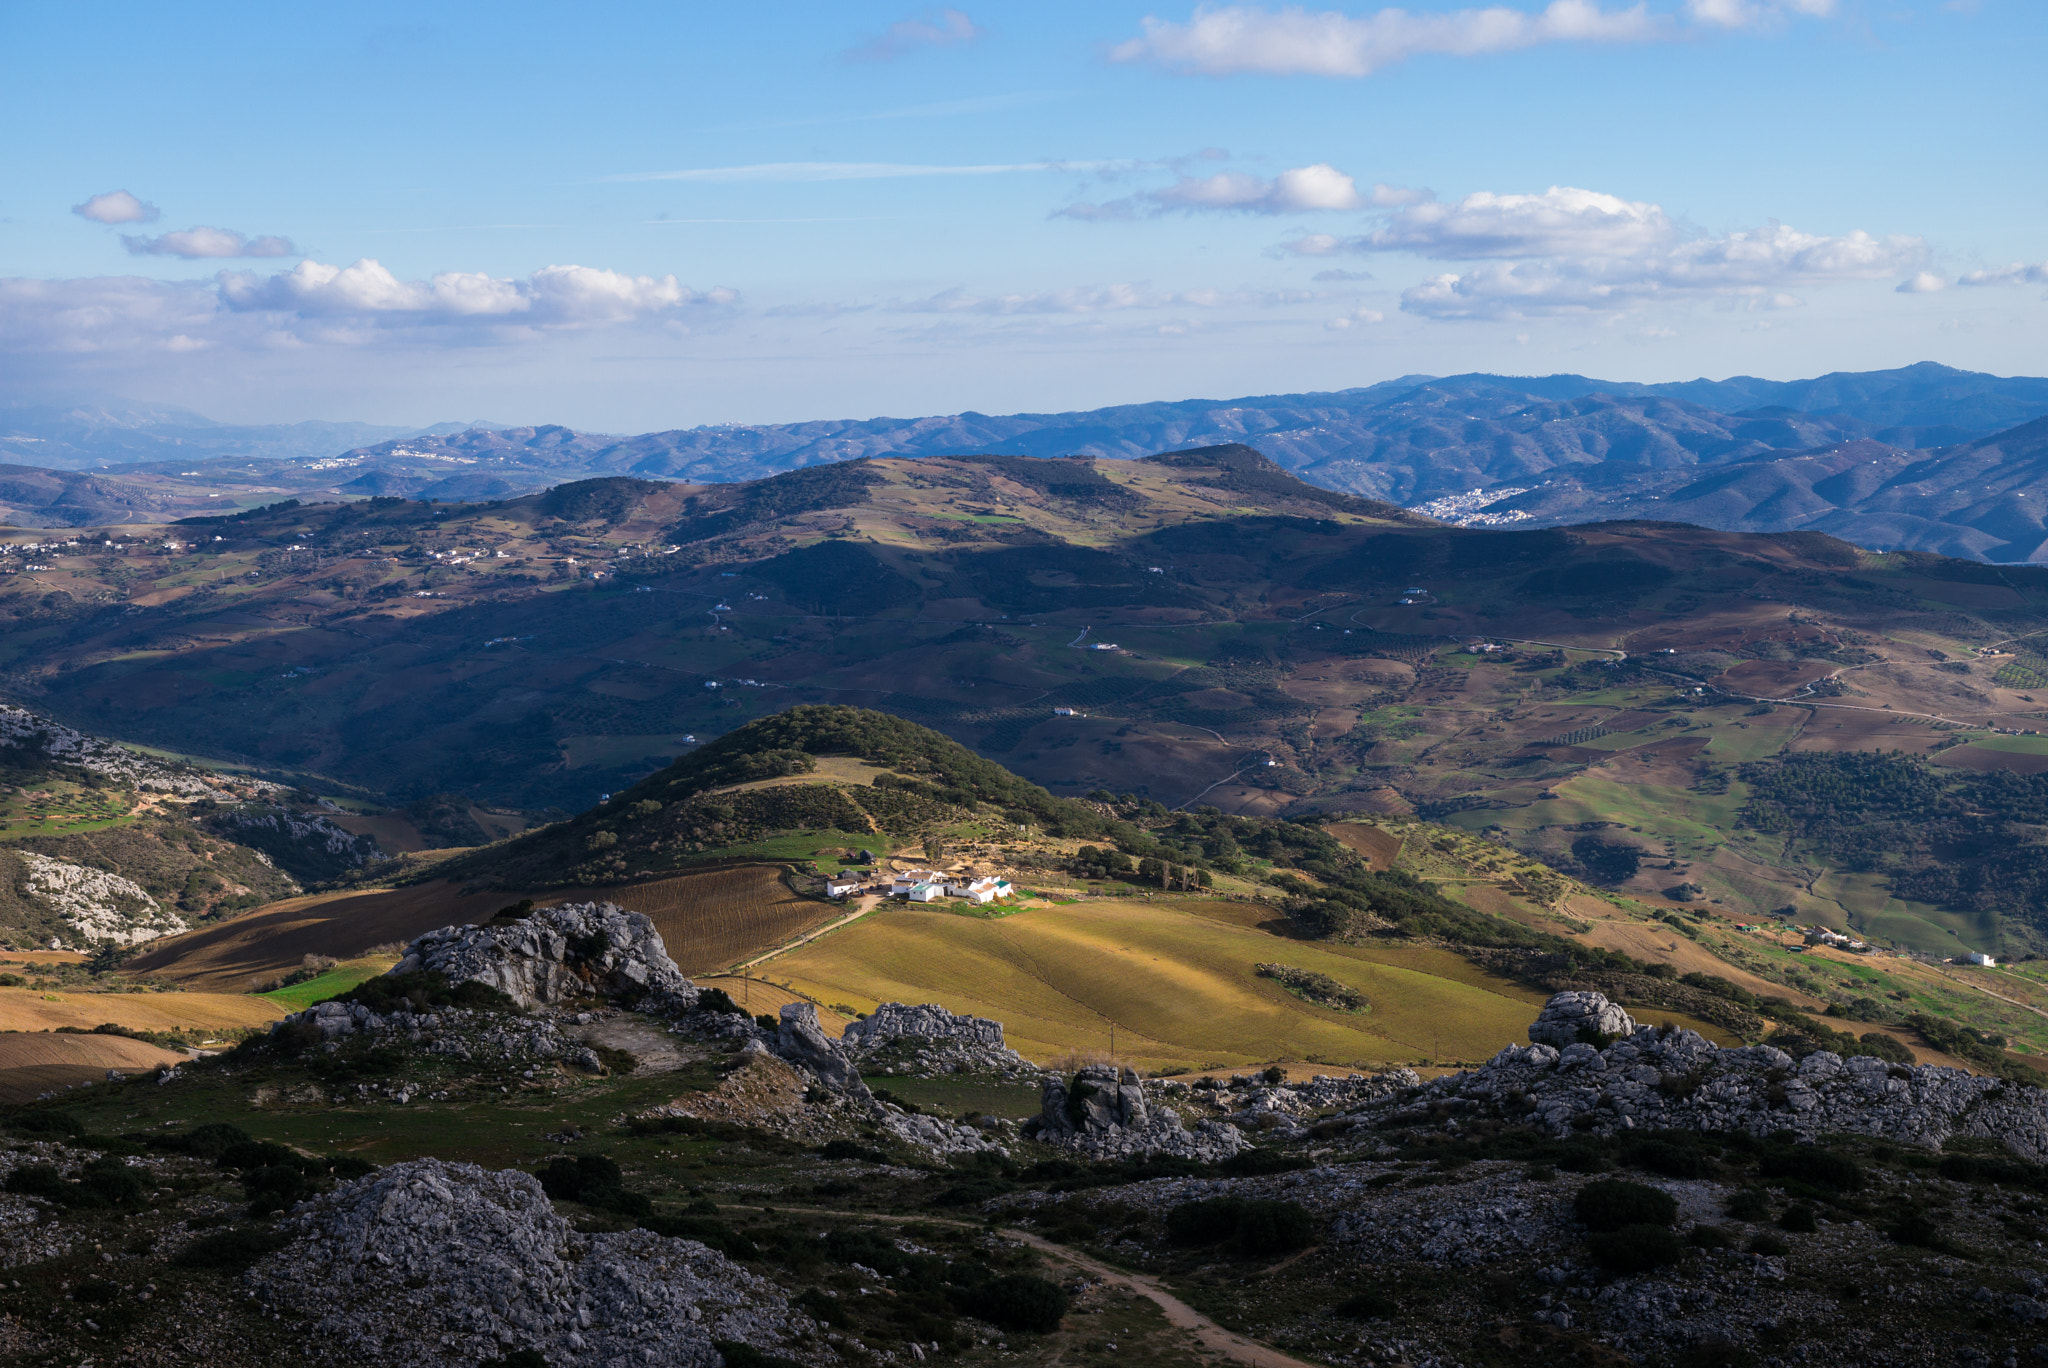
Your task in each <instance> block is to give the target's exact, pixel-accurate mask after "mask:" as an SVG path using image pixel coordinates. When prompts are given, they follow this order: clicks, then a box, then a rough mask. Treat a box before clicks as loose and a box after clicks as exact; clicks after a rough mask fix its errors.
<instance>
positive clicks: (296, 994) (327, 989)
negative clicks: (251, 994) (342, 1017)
mask: <svg viewBox="0 0 2048 1368" xmlns="http://www.w3.org/2000/svg"><path fill="white" fill-rule="evenodd" d="M389 967H390V966H389V965H387V964H384V963H382V962H381V961H380V962H377V963H373V964H344V965H340V966H338V967H336V968H333V969H329V970H328V971H327V972H326V973H324V974H322V975H320V977H318V978H310V979H307V980H306V981H305V982H304V983H294V984H293V985H292V986H291V987H289V988H275V989H272V990H271V991H270V992H268V993H258V994H256V996H257V997H260V998H265V999H267V1000H269V1001H271V1002H274V1003H276V1004H277V1005H278V1006H280V1007H282V1008H284V1009H285V1010H286V1011H288V1012H303V1011H305V1010H306V1009H307V1008H308V1007H311V1006H312V1005H313V1004H314V1003H316V1002H325V1001H326V1000H327V999H329V998H331V997H339V996H340V995H341V994H343V993H346V992H347V991H348V990H349V989H351V988H353V987H355V986H356V985H357V984H358V983H361V982H363V981H364V980H365V979H373V978H375V977H377V975H379V974H381V973H383V972H384V971H385V970H386V969H388V968H389Z"/></svg>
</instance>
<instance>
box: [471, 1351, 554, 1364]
mask: <svg viewBox="0 0 2048 1368" xmlns="http://www.w3.org/2000/svg"><path fill="white" fill-rule="evenodd" d="M480 1368H548V1358H547V1355H546V1354H543V1353H542V1352H541V1351H540V1350H538V1349H507V1350H506V1351H505V1352H504V1353H502V1354H500V1355H498V1357H496V1358H492V1359H485V1360H484V1361H483V1363H482V1364H481V1365H480Z"/></svg>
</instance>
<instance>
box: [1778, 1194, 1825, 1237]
mask: <svg viewBox="0 0 2048 1368" xmlns="http://www.w3.org/2000/svg"><path fill="white" fill-rule="evenodd" d="M1778 1227H1779V1229H1781V1230H1789V1231H1791V1232H1792V1233H1793V1234H1795V1235H1811V1234H1813V1232H1814V1231H1816V1230H1819V1229H1820V1218H1819V1217H1818V1216H1816V1215H1814V1212H1813V1208H1812V1207H1810V1206H1808V1205H1806V1204H1805V1203H1804V1202H1801V1203H1799V1204H1798V1205H1797V1206H1788V1207H1786V1208H1785V1211H1784V1214H1783V1215H1781V1216H1779V1217H1778Z"/></svg>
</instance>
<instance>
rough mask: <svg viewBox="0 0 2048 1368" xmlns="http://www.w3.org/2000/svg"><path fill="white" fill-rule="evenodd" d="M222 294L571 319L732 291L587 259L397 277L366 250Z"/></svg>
mask: <svg viewBox="0 0 2048 1368" xmlns="http://www.w3.org/2000/svg"><path fill="white" fill-rule="evenodd" d="M220 299H221V302H222V303H223V304H225V305H226V306H227V307H228V308H230V309H233V310H237V311H242V312H255V311H263V312H273V313H289V314H296V315H299V316H301V317H306V318H323V317H328V318H331V317H355V318H364V319H379V318H399V319H404V320H408V321H419V322H429V323H452V322H460V321H502V322H507V323H518V324H529V325H533V326H538V327H577V326H585V325H589V324H596V323H616V322H624V321H628V320H631V319H636V318H645V317H650V316H655V315H661V314H669V313H674V312H676V311H678V310H680V309H683V308H686V307H688V306H691V305H702V304H712V305H724V304H731V303H733V302H735V301H736V300H737V299H738V296H737V295H736V294H734V293H733V292H732V291H731V290H709V291H704V292H699V291H695V290H691V289H689V288H688V287H687V286H684V285H681V284H678V283H677V281H676V278H675V277H674V276H672V275H669V276H629V275H621V274H619V273H618V272H616V271H605V270H598V269H595V268H592V267H589V266H544V267H542V268H541V269H540V270H538V271H535V272H534V273H533V274H532V275H530V276H527V277H525V278H524V279H521V280H510V279H504V278H500V277H496V276H489V275H483V274H479V273H474V272H464V271H444V272H442V273H440V274H439V275H436V276H433V277H432V278H431V279H428V280H400V279H399V278H398V277H396V276H394V275H393V274H392V273H391V272H390V271H388V270H386V269H385V268H384V266H383V265H382V264H381V263H379V262H377V261H374V260H371V259H370V258H367V257H365V258H364V259H363V260H361V261H358V262H356V263H354V264H353V265H350V266H329V265H326V264H324V263H322V262H318V261H302V262H300V263H299V264H298V265H297V266H295V267H293V268H292V269H291V270H289V271H284V272H281V273H279V274H277V275H272V276H258V275H256V274H255V273H253V272H249V271H224V272H222V273H221V276H220Z"/></svg>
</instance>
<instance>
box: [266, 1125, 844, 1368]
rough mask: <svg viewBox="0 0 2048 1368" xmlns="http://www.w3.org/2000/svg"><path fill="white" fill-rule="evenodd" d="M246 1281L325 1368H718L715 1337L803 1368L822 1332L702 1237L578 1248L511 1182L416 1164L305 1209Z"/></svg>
mask: <svg viewBox="0 0 2048 1368" xmlns="http://www.w3.org/2000/svg"><path fill="white" fill-rule="evenodd" d="M282 1229H283V1230H285V1231H287V1232H288V1233H290V1234H291V1235H292V1236H293V1239H292V1241H291V1243H290V1244H288V1245H287V1246H285V1248H283V1249H281V1250H279V1251H277V1252H276V1253H274V1254H272V1255H269V1256H268V1257H266V1258H265V1259H263V1260H262V1261H261V1262H260V1263H258V1264H257V1265H256V1266H255V1267H253V1268H252V1269H251V1270H250V1271H249V1273H248V1274H247V1275H246V1277H245V1280H244V1281H245V1282H246V1284H247V1286H248V1287H249V1288H250V1290H251V1291H252V1292H253V1293H254V1295H256V1296H257V1297H258V1298H260V1299H261V1300H263V1301H264V1302H265V1303H267V1304H268V1305H270V1306H271V1307H273V1308H275V1309H277V1310H280V1311H286V1312H290V1313H293V1314H296V1315H301V1316H306V1317H310V1318H312V1319H313V1321H314V1325H313V1327H312V1330H311V1333H309V1334H308V1335H307V1336H306V1338H305V1345H306V1347H307V1349H308V1351H309V1352H311V1353H314V1354H317V1355H319V1356H320V1357H323V1358H325V1359H327V1360H328V1361H330V1362H338V1363H347V1364H377V1365H385V1364H390V1365H408V1368H409V1366H410V1365H415V1364H422V1363H440V1364H451V1365H452V1364H463V1365H468V1364H475V1363H481V1362H484V1361H486V1360H489V1359H496V1358H499V1357H501V1356H503V1355H505V1354H507V1353H510V1352H513V1351H516V1350H533V1351H535V1352H537V1353H538V1354H539V1355H540V1356H541V1357H542V1358H544V1359H545V1361H546V1362H548V1363H550V1364H557V1365H562V1366H563V1368H586V1366H588V1368H596V1365H611V1364H623V1363H636V1364H637V1363H661V1364H670V1365H677V1368H721V1365H722V1362H723V1361H722V1360H721V1358H720V1356H719V1353H718V1351H717V1349H715V1348H714V1347H713V1343H712V1342H713V1341H714V1340H729V1341H738V1342H740V1343H744V1344H748V1345H752V1346H754V1347H756V1348H760V1349H763V1350H771V1351H773V1352H775V1353H778V1354H781V1355H784V1356H795V1357H797V1358H799V1359H800V1360H802V1361H820V1356H819V1355H817V1354H815V1353H813V1352H806V1351H805V1350H804V1349H803V1348H801V1347H800V1344H799V1342H800V1341H803V1340H807V1339H808V1338H810V1337H811V1336H813V1335H815V1334H816V1333H817V1331H818V1327H817V1326H816V1325H815V1324H814V1323H813V1322H812V1321H811V1320H810V1319H809V1318H808V1317H806V1316H804V1315H802V1314H800V1313H798V1312H794V1311H792V1310H790V1309H789V1306H788V1303H787V1302H786V1301H785V1299H784V1298H783V1296H782V1295H781V1293H780V1292H779V1291H778V1290H777V1289H776V1288H775V1286H774V1285H773V1284H772V1283H769V1282H767V1281H766V1280H764V1279H762V1278H759V1277H756V1276H755V1275H753V1274H751V1273H748V1272H747V1271H746V1270H745V1269H742V1268H741V1267H739V1266H738V1265H737V1264H734V1263H733V1262H732V1261H730V1260H729V1259H727V1258H726V1257H725V1256H724V1255H722V1254H717V1253H714V1252H713V1251H712V1250H710V1249H708V1248H706V1247H705V1246H704V1245H702V1244H699V1243H697V1242H696V1241H694V1240H678V1239H669V1238H665V1237H663V1236H660V1235H656V1234H653V1233H652V1232H650V1231H646V1230H632V1231H625V1232H622V1233H614V1234H594V1235H579V1234H577V1233H576V1232H575V1231H574V1230H573V1229H572V1228H571V1227H570V1225H569V1223H568V1221H566V1220H565V1219H563V1218H562V1217H561V1216H560V1215H559V1214H557V1213H556V1211H555V1209H554V1206H553V1204H552V1203H551V1202H549V1200H548V1198H547V1195H546V1193H544V1192H543V1191H542V1190H541V1185H540V1183H539V1182H538V1181H537V1180H536V1179H535V1178H534V1177H533V1176H532V1175H530V1174H526V1173H520V1172H518V1171H516V1170H505V1171H501V1172H492V1171H488V1170H485V1169H482V1168H479V1167H477V1166H476V1165H474V1164H451V1163H443V1162H441V1161H439V1160H435V1159H420V1160H413V1161H409V1162H406V1163H399V1164H393V1165H391V1166H390V1167H388V1168H386V1169H383V1170H381V1171H379V1172H377V1173H375V1174H372V1175H371V1176H369V1177H367V1178H361V1179H357V1180H356V1181H354V1182H351V1183H345V1184H342V1185H341V1186H339V1187H337V1188H336V1189H335V1190H334V1191H333V1192H331V1193H328V1194H326V1195H324V1196H321V1197H317V1198H314V1199H313V1200H312V1201H310V1202H308V1203H305V1204H303V1205H301V1206H300V1207H298V1208H297V1209H296V1210H295V1211H294V1212H293V1214H292V1215H291V1216H289V1217H288V1218H286V1220H285V1221H284V1222H283V1223H282Z"/></svg>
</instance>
